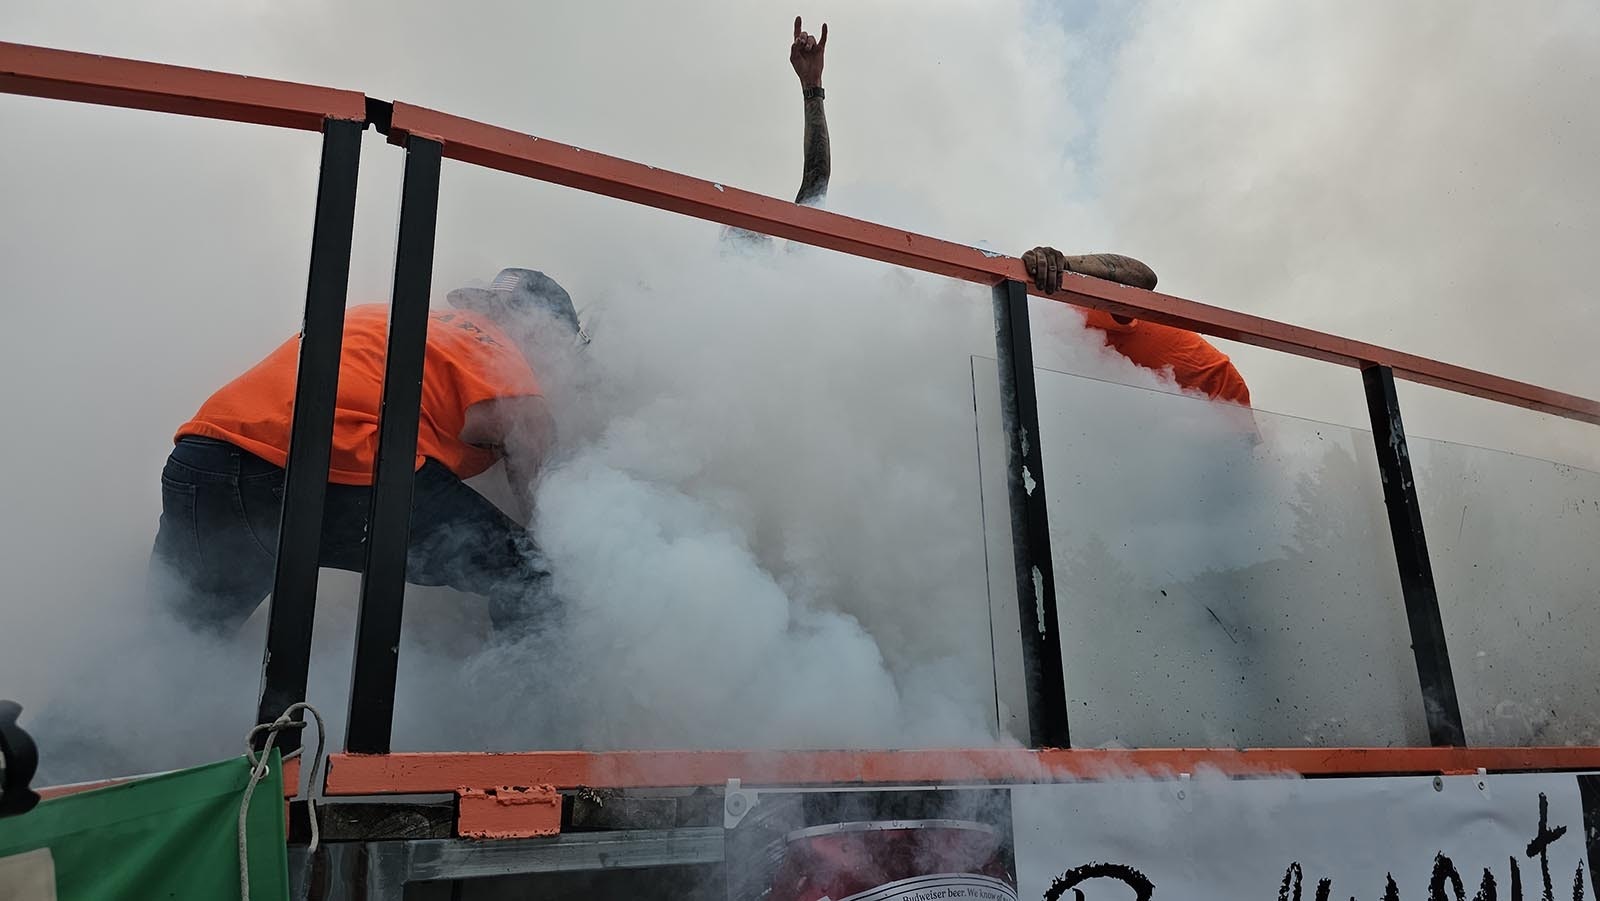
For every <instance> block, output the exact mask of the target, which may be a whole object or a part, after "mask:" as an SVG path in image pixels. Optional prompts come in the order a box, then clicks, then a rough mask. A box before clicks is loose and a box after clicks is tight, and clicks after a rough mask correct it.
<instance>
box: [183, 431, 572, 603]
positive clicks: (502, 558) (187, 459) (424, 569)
mask: <svg viewBox="0 0 1600 901" xmlns="http://www.w3.org/2000/svg"><path fill="white" fill-rule="evenodd" d="M283 480H284V472H283V470H282V469H279V468H278V467H276V466H274V465H272V464H271V463H268V462H267V461H266V460H263V459H261V458H260V457H257V456H254V455H252V454H250V453H248V452H246V451H243V450H240V449H239V448H237V447H234V446H233V445H231V444H228V443H226V442H223V441H215V440H212V439H210V438H194V437H190V438H184V439H181V440H180V441H179V442H178V443H177V446H176V447H174V448H173V450H172V454H171V456H169V457H168V458H167V465H166V468H165V469H164V470H163V471H162V473H161V525H160V528H159V530H158V531H157V533H156V542H155V549H154V551H153V552H152V555H151V556H152V563H153V566H152V571H153V576H152V585H153V590H155V591H157V592H159V593H160V595H163V596H165V598H166V599H167V601H168V603H169V606H170V607H171V608H172V609H173V610H174V612H175V613H176V614H177V615H178V616H179V618H180V619H182V620H184V621H186V622H188V623H189V624H190V625H193V626H196V627H198V628H202V629H207V630H214V631H218V632H232V631H234V630H236V629H237V628H238V627H239V626H240V625H241V624H243V623H244V621H245V620H246V619H248V618H249V617H250V614H251V613H252V612H253V611H254V610H255V608H256V607H257V606H258V605H259V604H260V603H261V600H262V599H263V598H265V597H266V596H267V594H269V593H270V592H271V591H272V580H273V575H274V571H275V561H276V556H277V547H278V519H279V516H280V514H281V513H282V510H283ZM371 495H372V489H371V488H370V487H368V486H354V485H333V484H330V485H328V491H327V500H326V502H325V504H324V507H323V519H322V547H321V561H320V562H321V565H323V566H326V567H332V568H334V569H343V570H348V571H350V572H360V571H361V568H362V564H363V563H364V562H365V557H366V543H365V532H366V520H367V508H368V506H369V505H370V504H371V503H372V497H371ZM160 568H165V569H166V570H168V571H169V573H170V574H171V576H173V577H174V578H173V579H172V580H170V582H169V580H166V579H162V578H159V577H158V576H156V575H155V572H156V571H157V570H159V569H160ZM406 581H408V582H411V583H412V584H415V585H446V586H449V587H451V588H455V589H457V590H460V591H466V592H471V593H472V594H477V595H481V596H483V597H485V598H487V599H488V601H489V616H490V620H491V621H492V622H493V623H494V626H495V629H496V631H497V632H500V631H507V630H518V629H522V628H527V627H528V626H531V625H532V624H533V623H534V622H535V621H537V620H540V619H543V618H545V617H547V616H548V615H550V614H551V613H552V612H553V608H554V603H553V598H552V595H551V593H550V586H549V583H550V574H549V571H548V570H547V569H546V567H545V564H544V558H543V555H542V554H540V553H539V550H538V548H537V547H536V546H535V545H534V543H533V539H532V538H531V537H530V536H529V535H528V533H527V530H525V529H523V528H522V527H521V526H519V525H517V524H516V522H514V521H513V520H512V519H511V518H510V517H508V516H506V515H505V514H504V513H502V512H500V508H498V507H496V506H495V505H494V504H492V503H490V502H489V500H488V499H487V498H485V497H484V496H483V495H481V494H479V493H477V492H476V491H473V490H472V489H471V488H468V487H467V486H466V484H464V483H463V482H462V481H461V480H460V479H459V478H457V477H456V476H455V475H454V474H453V473H451V472H450V471H449V470H448V469H445V468H444V466H442V465H440V464H439V463H437V462H435V461H433V460H428V461H427V462H426V463H424V464H423V466H422V468H421V469H419V470H417V475H416V487H415V489H414V490H413V493H412V501H411V542H410V547H409V549H408V551H407V555H406ZM173 583H175V584H173Z"/></svg>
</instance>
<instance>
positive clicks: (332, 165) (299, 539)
mask: <svg viewBox="0 0 1600 901" xmlns="http://www.w3.org/2000/svg"><path fill="white" fill-rule="evenodd" d="M365 128H366V126H365V125H364V124H363V123H360V122H352V121H346V120H343V119H328V120H326V121H324V122H323V124H322V169H321V174H320V175H319V176H318V180H317V208H316V218H315V220H314V221H313V224H312V229H311V272H310V276H309V279H308V282H307V285H306V312H305V318H304V319H303V320H302V321H301V327H300V365H299V371H298V375H297V376H296V382H295V393H294V413H293V420H292V422H291V425H290V430H289V461H288V466H287V467H286V469H287V472H286V473H285V476H284V490H283V512H282V514H281V518H280V519H279V528H278V558H277V572H276V574H275V575H274V577H273V582H272V601H271V603H270V605H269V607H268V611H267V645H266V652H265V655H264V659H263V661H262V667H261V695H260V705H259V707H258V708H257V710H256V722H258V723H266V722H271V721H272V720H275V719H277V718H278V716H279V715H281V714H282V713H283V711H284V710H286V709H287V708H288V707H289V705H291V704H294V703H297V702H299V701H304V700H305V697H306V674H307V671H308V670H309V669H310V666H311V632H312V624H313V621H314V619H315V617H316V609H317V568H318V559H319V551H320V548H321V546H322V504H323V500H324V495H325V492H326V490H327V486H328V457H329V455H330V453H331V447H332V443H333V410H334V403H335V399H336V395H337V392H338V387H339V347H340V345H341V344H342V343H343V341H344V306H345V295H346V292H347V291H348V289H349V284H350V243H351V239H352V235H353V234H354V232H355V217H356V176H357V170H358V167H359V165H360V163H361V133H362V131H364V130H365ZM278 746H279V747H280V748H282V749H283V750H284V751H285V752H288V751H292V750H294V749H295V748H297V747H299V746H300V732H299V730H298V729H296V730H291V731H286V732H284V733H283V734H282V735H280V736H279V738H278Z"/></svg>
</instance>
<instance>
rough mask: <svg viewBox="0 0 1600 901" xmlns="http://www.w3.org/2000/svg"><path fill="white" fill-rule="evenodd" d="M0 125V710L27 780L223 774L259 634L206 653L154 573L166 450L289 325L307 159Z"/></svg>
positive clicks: (148, 122) (202, 124)
mask: <svg viewBox="0 0 1600 901" xmlns="http://www.w3.org/2000/svg"><path fill="white" fill-rule="evenodd" d="M0 119H4V120H5V121H6V123H7V125H8V126H9V127H8V129H7V141H8V146H7V148H6V151H5V160H6V164H5V165H4V166H0V197H3V198H5V200H4V202H3V203H0V207H3V208H4V215H3V216H0V295H3V296H5V297H6V298H8V301H9V302H8V305H7V327H6V328H5V329H4V331H3V332H0V379H3V381H4V383H5V384H6V385H7V387H8V391H7V395H6V397H7V405H6V413H7V425H6V435H7V436H8V439H9V440H7V441H5V442H3V443H0V467H3V468H4V471H5V472H6V473H7V478H6V479H5V482H4V486H3V487H0V696H4V697H7V698H10V699H14V700H16V701H18V702H20V703H21V704H22V705H23V707H24V711H23V715H22V721H21V722H22V725H23V727H24V728H26V729H28V730H29V731H30V732H32V733H33V735H34V736H35V737H36V738H37V739H38V743H39V748H40V755H41V756H40V778H39V779H38V780H36V782H37V783H42V784H48V783H52V782H63V781H76V780H86V779H96V778H104V777H108V776H117V775H124V774H127V773H132V772H149V771H152V770H162V769H170V768H173V767H177V766H184V765H190V764H196V763H201V762H204V761H207V760H217V759H220V758H223V757H228V756H233V755H236V754H238V753H240V749H241V748H242V745H241V741H242V740H243V736H244V733H245V730H246V729H248V728H249V727H250V724H251V720H252V719H253V718H254V715H255V696H256V686H257V682H258V680H259V678H260V666H261V649H262V639H261V632H260V626H259V620H257V621H256V622H252V623H251V624H250V626H249V627H248V629H247V633H248V634H241V635H239V636H237V637H230V638H228V639H217V640H202V639H198V638H197V637H196V636H194V635H193V634H192V633H189V632H187V631H186V630H184V629H183V628H181V627H179V626H177V625H176V624H174V623H173V622H171V621H170V619H168V618H167V617H166V616H165V615H164V613H163V611H162V610H160V609H159V608H157V607H156V605H154V604H151V603H149V602H148V601H149V598H148V597H147V596H146V590H145V588H146V572H147V566H148V561H149V558H150V552H151V545H152V541H153V539H154V538H155V536H156V527H157V518H158V517H159V516H160V514H161V493H162V492H161V481H160V476H161V474H162V468H163V464H164V461H165V460H166V457H167V454H168V453H169V452H170V451H171V450H172V435H173V433H174V432H175V431H176V430H177V428H178V426H179V425H180V424H181V423H183V422H185V421H186V420H187V419H189V417H191V416H192V415H193V414H194V412H195V410H196V408H197V407H198V406H199V404H200V402H201V401H202V400H203V399H204V398H205V396H206V394H207V393H209V391H211V390H212V389H213V388H215V387H216V386H218V385H220V384H222V383H223V382H225V381H226V380H228V379H230V378H232V377H233V376H234V375H236V374H238V372H240V371H242V370H243V369H244V367H246V366H248V365H249V364H250V363H252V362H254V361H255V360H257V359H259V358H260V357H261V356H263V355H264V354H266V353H267V351H269V350H270V349H271V348H272V347H273V346H274V345H275V344H277V343H279V342H281V341H283V340H284V339H285V338H287V337H288V336H289V335H292V334H293V333H294V331H295V328H296V327H297V325H298V324H299V322H300V319H301V311H302V310H303V308H304V304H305V290H306V260H307V255H308V252H309V249H310V246H311V219H312V209H313V204H314V201H315V198H316V189H317V165H318V158H319V155H320V150H319V138H318V136H317V135H316V134H314V133H306V132H291V131H284V130H279V129H271V128H260V127H257V126H251V125H242V124H233V123H220V122H211V121H206V120H200V119H189V118H184V117H178V116H158V115H153V114H151V113H147V112H142V111H136V110H116V109H110V108H106V107H98V106H87V105H79V104H68V103H59V102H47V101H41V100H34V99H31V98H17V97H0ZM111 135H114V136H115V138H114V139H111V140H108V139H107V138H108V136H111ZM340 677H341V679H344V678H348V670H346V671H345V672H344V673H341V674H340Z"/></svg>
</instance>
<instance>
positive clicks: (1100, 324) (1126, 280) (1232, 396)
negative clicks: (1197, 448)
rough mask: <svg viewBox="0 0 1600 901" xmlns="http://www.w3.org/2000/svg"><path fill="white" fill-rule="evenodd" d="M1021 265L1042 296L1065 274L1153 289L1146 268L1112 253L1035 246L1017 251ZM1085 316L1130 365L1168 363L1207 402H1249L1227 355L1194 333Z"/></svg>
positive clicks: (1057, 286) (1118, 318) (1174, 374)
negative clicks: (1070, 252) (1065, 251)
mask: <svg viewBox="0 0 1600 901" xmlns="http://www.w3.org/2000/svg"><path fill="white" fill-rule="evenodd" d="M1022 265H1023V266H1024V267H1025V268H1026V269H1027V270H1028V277H1029V278H1031V279H1033V283H1034V286H1035V287H1037V288H1038V289H1039V290H1041V291H1043V292H1045V293H1046V294H1053V293H1055V292H1056V291H1057V290H1058V289H1060V287H1061V276H1062V274H1063V273H1067V272H1077V273H1081V274H1083V275H1091V276H1094V277H1095V278H1103V279H1106V280H1108V281H1113V282H1118V283H1120V284H1124V285H1131V286H1132V287H1135V288H1143V289H1145V290H1146V291H1153V290H1155V287H1156V274H1155V272H1154V271H1153V270H1151V268H1150V267H1149V266H1146V265H1145V264H1143V263H1141V262H1139V261H1138V260H1136V259H1133V258H1132V257H1125V256H1122V255H1121V254H1115V253H1094V254H1086V255H1083V256H1070V257H1069V256H1066V255H1065V254H1063V253H1062V252H1061V251H1059V250H1056V249H1055V248H1053V247H1035V248H1034V249H1032V250H1030V251H1028V252H1027V253H1025V254H1023V255H1022ZM1086 314H1087V315H1086V317H1085V324H1086V325H1088V326H1089V327H1090V328H1092V329H1098V330H1100V331H1101V332H1103V333H1104V334H1105V336H1106V337H1105V340H1106V344H1108V345H1110V346H1111V347H1112V348H1113V349H1115V350H1116V351H1117V352H1118V353H1120V354H1122V355H1123V356H1124V357H1127V358H1128V359H1129V360H1132V361H1133V362H1134V363H1137V364H1138V365H1140V366H1143V367H1145V368H1146V369H1154V370H1156V371H1157V372H1160V371H1161V370H1163V369H1166V368H1168V367H1171V369H1172V377H1173V379H1174V380H1175V381H1176V382H1177V383H1178V384H1179V385H1180V386H1182V387H1184V388H1189V389H1191V390H1194V391H1199V392H1201V393H1203V394H1205V395H1206V396H1207V397H1209V398H1211V399H1212V400H1219V401H1224V402H1227V403H1234V404H1239V405H1241V406H1245V407H1248V406H1250V389H1249V387H1248V386H1246V385H1245V383H1244V379H1243V378H1242V377H1241V376H1240V375H1239V370H1237V369H1235V368H1233V363H1232V361H1230V360H1229V359H1228V356H1227V354H1224V353H1223V352H1222V351H1220V350H1217V349H1216V348H1215V347H1213V346H1212V345H1211V342H1209V341H1207V340H1206V339H1204V338H1202V337H1200V336H1199V335H1197V334H1195V333H1194V332H1190V331H1185V330H1183V329H1179V328H1173V327H1171V326H1167V325H1158V324H1156V323H1154V322H1141V321H1139V320H1137V319H1129V318H1127V317H1126V316H1114V315H1112V314H1110V313H1102V312H1100V311H1099V310H1088V311H1086Z"/></svg>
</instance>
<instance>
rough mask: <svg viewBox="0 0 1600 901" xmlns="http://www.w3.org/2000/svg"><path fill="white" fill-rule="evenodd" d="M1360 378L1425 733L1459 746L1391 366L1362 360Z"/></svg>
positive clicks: (1452, 683) (1446, 654) (1462, 737)
mask: <svg viewBox="0 0 1600 901" xmlns="http://www.w3.org/2000/svg"><path fill="white" fill-rule="evenodd" d="M1361 380H1362V382H1363V383H1365V385H1366V390H1367V412H1368V414H1370V415H1371V417H1372V440H1373V443H1374V444H1375V445H1377V450H1378V471H1379V474H1380V475H1381V476H1382V477H1383V504H1384V506H1385V507H1387V508H1388V511H1389V532H1390V534H1391V536H1392V537H1393V538H1394V556H1395V562H1396V563H1398V564H1399V566H1400V592H1401V594H1402V595H1403V596H1404V597H1405V604H1406V620H1407V621H1408V622H1409V623H1410V627H1411V652H1412V654H1414V655H1415V656H1416V658H1417V676H1418V678H1419V679H1420V680H1421V683H1422V704H1423V711H1424V715H1425V716H1426V717H1427V721H1428V738H1429V740H1430V741H1431V742H1432V743H1433V744H1434V745H1436V746H1453V747H1461V746H1465V745H1466V743H1467V740H1466V732H1465V731H1464V729H1463V728H1462V724H1461V704H1460V702H1459V701H1457V700H1456V680H1455V676H1454V675H1452V674H1451V672H1450V651H1449V648H1447V647H1446V646H1445V637H1444V620H1443V619H1442V618H1441V617H1440V615H1439V592H1438V590H1437V589H1436V588H1435V587H1434V584H1433V564H1432V563H1431V562H1429V560H1428V542H1427V539H1426V538H1425V537H1424V535H1423V532H1422V506H1421V504H1420V502H1419V501H1418V500H1417V483H1416V480H1415V479H1413V478H1412V475H1411V454H1410V451H1409V450H1408V449H1407V447H1406V430H1405V426H1404V424H1403V423H1402V422H1401V420H1400V400H1399V398H1398V396H1397V395H1396V394H1395V390H1394V371H1393V370H1391V369H1390V368H1389V367H1387V366H1378V365H1368V366H1363V367H1362V368H1361Z"/></svg>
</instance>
